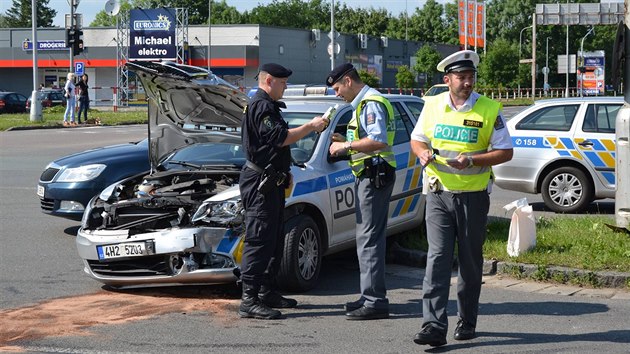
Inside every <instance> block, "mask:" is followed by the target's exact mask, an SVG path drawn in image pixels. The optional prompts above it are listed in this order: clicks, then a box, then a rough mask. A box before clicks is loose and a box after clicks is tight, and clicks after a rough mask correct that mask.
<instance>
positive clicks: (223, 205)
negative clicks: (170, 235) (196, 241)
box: [192, 200, 243, 225]
mask: <svg viewBox="0 0 630 354" xmlns="http://www.w3.org/2000/svg"><path fill="white" fill-rule="evenodd" d="M198 221H205V222H214V223H217V224H221V225H235V224H240V223H242V222H243V204H242V203H241V201H240V200H226V201H222V202H204V203H203V204H201V206H200V207H199V209H197V211H196V212H195V215H193V217H192V222H193V223H195V222H198Z"/></svg>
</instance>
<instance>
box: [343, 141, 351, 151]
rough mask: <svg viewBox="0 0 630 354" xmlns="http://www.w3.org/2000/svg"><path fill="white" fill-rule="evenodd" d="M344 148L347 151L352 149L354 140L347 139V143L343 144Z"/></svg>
mask: <svg viewBox="0 0 630 354" xmlns="http://www.w3.org/2000/svg"><path fill="white" fill-rule="evenodd" d="M343 148H344V149H346V151H350V150H352V141H346V143H345V144H343Z"/></svg>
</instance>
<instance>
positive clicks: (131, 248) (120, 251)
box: [96, 242, 147, 260]
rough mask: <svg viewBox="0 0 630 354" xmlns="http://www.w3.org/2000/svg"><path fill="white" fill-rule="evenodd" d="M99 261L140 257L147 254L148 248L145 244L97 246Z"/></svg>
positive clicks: (130, 243)
mask: <svg viewBox="0 0 630 354" xmlns="http://www.w3.org/2000/svg"><path fill="white" fill-rule="evenodd" d="M96 251H97V252H98V259H101V260H102V259H111V258H120V257H138V256H144V255H146V254H147V246H146V244H145V243H144V242H129V243H118V244H113V245H103V246H96Z"/></svg>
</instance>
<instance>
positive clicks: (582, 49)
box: [580, 26, 595, 97]
mask: <svg viewBox="0 0 630 354" xmlns="http://www.w3.org/2000/svg"><path fill="white" fill-rule="evenodd" d="M594 29H595V27H593V26H591V29H589V30H588V32H586V34H585V35H584V37H582V41H581V42H580V56H581V57H582V69H581V70H580V97H584V39H586V37H587V36H588V35H589V34H591V32H593V30H594Z"/></svg>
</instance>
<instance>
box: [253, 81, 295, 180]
mask: <svg viewBox="0 0 630 354" xmlns="http://www.w3.org/2000/svg"><path fill="white" fill-rule="evenodd" d="M281 108H286V105H285V104H284V102H279V101H273V100H272V99H271V97H269V95H268V94H267V92H265V91H264V90H262V89H258V91H256V94H255V95H254V96H253V97H252V98H251V100H250V102H249V104H248V105H247V108H246V109H245V114H244V117H243V123H242V136H243V147H244V149H245V156H246V157H247V160H249V161H251V162H253V163H255V164H256V165H258V166H259V167H260V168H263V169H264V168H265V166H267V165H268V164H269V163H270V162H271V163H272V164H273V166H274V167H275V169H276V170H277V171H283V172H289V168H290V166H291V150H290V148H289V146H284V147H283V146H282V143H284V141H285V139H286V138H287V134H288V133H289V125H288V124H287V122H285V121H284V119H283V118H282V115H281V114H280V109H281ZM274 156H275V157H274Z"/></svg>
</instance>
